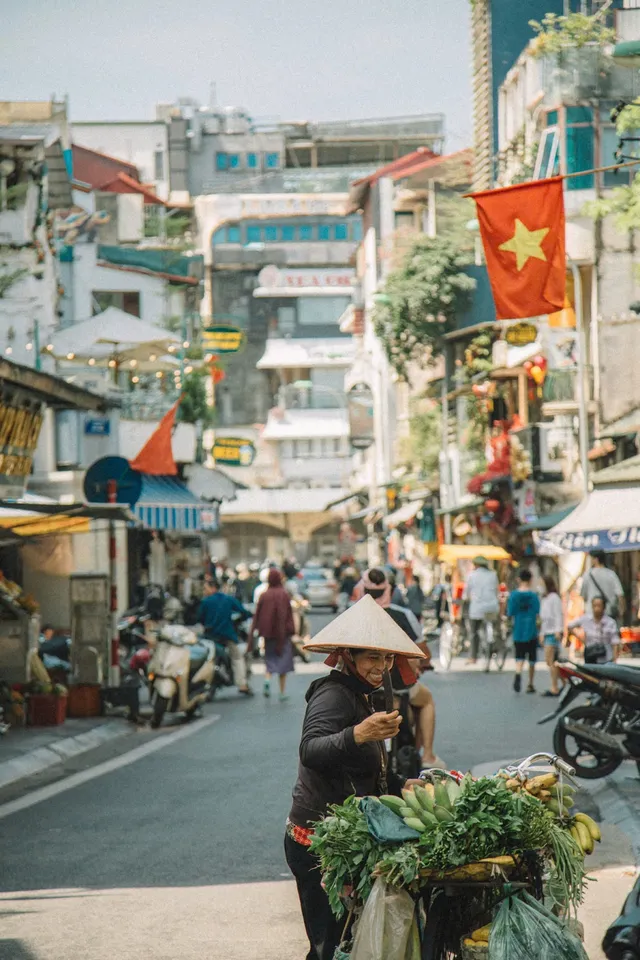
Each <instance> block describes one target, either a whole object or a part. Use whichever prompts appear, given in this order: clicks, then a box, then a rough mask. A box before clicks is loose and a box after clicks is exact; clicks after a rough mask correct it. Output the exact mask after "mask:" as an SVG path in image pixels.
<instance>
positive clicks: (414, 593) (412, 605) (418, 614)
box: [407, 576, 425, 622]
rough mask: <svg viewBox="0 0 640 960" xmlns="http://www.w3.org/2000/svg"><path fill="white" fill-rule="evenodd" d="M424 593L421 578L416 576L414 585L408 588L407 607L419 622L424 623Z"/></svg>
mask: <svg viewBox="0 0 640 960" xmlns="http://www.w3.org/2000/svg"><path fill="white" fill-rule="evenodd" d="M424 600H425V597H424V593H423V591H422V584H421V583H420V577H418V576H415V577H414V579H413V583H411V584H410V585H409V586H408V587H407V606H408V607H409V610H411V613H412V614H413V615H414V617H415V618H416V619H417V620H418V622H421V621H422V611H423V609H424Z"/></svg>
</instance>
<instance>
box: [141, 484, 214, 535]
mask: <svg viewBox="0 0 640 960" xmlns="http://www.w3.org/2000/svg"><path fill="white" fill-rule="evenodd" d="M133 512H134V513H135V515H136V517H137V518H138V520H140V521H141V522H142V523H143V524H144V526H145V527H147V528H148V529H149V530H165V531H167V532H169V533H171V532H175V533H198V532H200V531H201V530H208V531H215V530H217V529H218V525H219V524H218V510H217V506H216V505H215V504H210V503H204V502H203V501H202V500H199V499H198V497H196V495H195V494H194V493H192V492H191V490H189V488H188V487H187V486H185V484H184V483H182V482H181V481H180V480H176V478H175V477H154V476H151V475H150V474H148V473H143V474H142V493H141V494H140V498H139V500H138V502H137V503H136V504H135V506H134V507H133Z"/></svg>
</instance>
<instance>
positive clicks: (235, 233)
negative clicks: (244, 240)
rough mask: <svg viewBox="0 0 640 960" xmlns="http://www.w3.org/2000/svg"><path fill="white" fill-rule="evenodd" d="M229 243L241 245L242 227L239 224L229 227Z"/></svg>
mask: <svg viewBox="0 0 640 960" xmlns="http://www.w3.org/2000/svg"><path fill="white" fill-rule="evenodd" d="M227 243H240V227H239V226H238V225H237V224H235V226H228V227H227Z"/></svg>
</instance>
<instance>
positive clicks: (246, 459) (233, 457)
mask: <svg viewBox="0 0 640 960" xmlns="http://www.w3.org/2000/svg"><path fill="white" fill-rule="evenodd" d="M211 452H212V455H213V459H214V460H215V462H216V463H222V464H226V466H228V467H250V466H251V464H252V463H253V461H254V460H255V458H256V448H255V446H254V445H253V443H252V441H251V440H247V439H245V438H243V437H218V438H217V440H216V441H215V442H214V444H213V450H212V451H211Z"/></svg>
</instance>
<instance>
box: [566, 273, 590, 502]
mask: <svg viewBox="0 0 640 960" xmlns="http://www.w3.org/2000/svg"><path fill="white" fill-rule="evenodd" d="M567 265H568V267H569V269H570V270H571V274H572V276H573V295H574V303H575V313H576V327H577V332H578V437H579V441H578V442H579V448H580V466H581V468H582V490H583V493H584V495H585V497H586V496H587V494H588V493H589V413H588V410H587V386H586V372H587V367H586V363H585V360H586V356H587V338H586V331H585V329H584V309H583V302H584V298H583V296H582V276H581V274H580V268H579V267H578V264H577V263H575V261H574V260H572V259H571V257H567Z"/></svg>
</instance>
